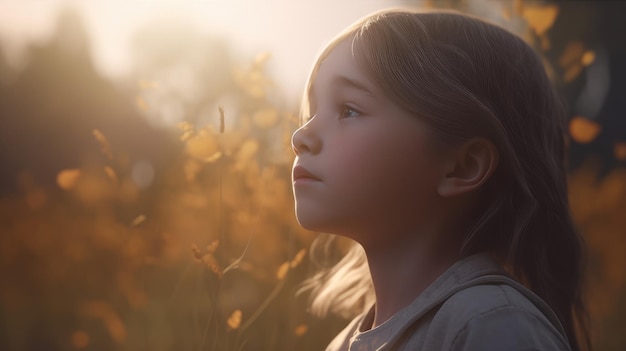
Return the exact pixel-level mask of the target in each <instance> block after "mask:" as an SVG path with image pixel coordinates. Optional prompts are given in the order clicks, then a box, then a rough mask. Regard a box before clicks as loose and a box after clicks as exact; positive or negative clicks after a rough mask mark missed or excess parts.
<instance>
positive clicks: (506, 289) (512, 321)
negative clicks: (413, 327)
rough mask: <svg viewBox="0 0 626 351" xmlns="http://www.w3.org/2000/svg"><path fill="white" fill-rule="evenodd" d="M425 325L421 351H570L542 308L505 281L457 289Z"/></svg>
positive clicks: (516, 285)
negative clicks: (426, 329)
mask: <svg viewBox="0 0 626 351" xmlns="http://www.w3.org/2000/svg"><path fill="white" fill-rule="evenodd" d="M428 324H429V326H428V332H427V335H426V337H425V339H424V340H423V342H424V344H423V349H424V350H435V349H441V350H444V349H445V350H518V349H520V350H521V349H524V350H569V343H568V342H567V339H566V337H565V336H564V335H565V333H564V332H563V330H562V327H561V325H560V323H559V321H558V318H557V317H556V316H555V315H554V313H553V312H552V311H551V310H550V308H549V307H548V306H547V304H546V303H545V302H543V301H542V300H541V299H539V298H538V297H537V296H536V295H535V294H533V293H532V292H531V291H530V290H528V289H526V288H525V287H523V286H522V285H521V284H519V283H517V282H515V281H513V280H512V279H510V278H507V277H493V280H491V281H490V280H489V277H486V278H484V282H482V283H481V282H479V283H477V284H472V285H469V286H467V287H465V288H462V289H459V290H458V291H457V292H456V293H454V294H453V295H451V296H450V297H449V298H447V299H446V300H445V301H444V302H443V303H442V304H441V306H440V308H438V309H437V310H436V311H435V312H434V314H433V316H432V319H431V320H430V323H428Z"/></svg>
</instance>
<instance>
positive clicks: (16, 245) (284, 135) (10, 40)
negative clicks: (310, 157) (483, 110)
mask: <svg viewBox="0 0 626 351" xmlns="http://www.w3.org/2000/svg"><path fill="white" fill-rule="evenodd" d="M398 6H404V7H412V8H418V9H432V8H453V9H457V10H459V11H462V12H466V13H471V14H475V15H478V16H480V17H483V18H485V19H488V20H491V21H493V22H497V23H499V24H501V25H503V26H505V27H507V28H509V29H510V30H512V31H514V32H516V33H518V34H519V35H521V36H522V37H524V38H525V39H526V40H528V42H529V43H531V44H532V45H533V46H534V47H536V48H537V50H538V51H540V52H541V53H542V55H543V56H544V58H545V64H546V67H547V69H548V72H549V73H550V76H551V78H552V79H553V81H554V82H555V84H556V85H557V87H558V88H559V91H560V92H561V94H562V95H563V97H564V98H565V99H566V100H567V102H568V105H569V116H570V130H569V132H570V137H571V142H570V153H569V160H568V175H569V186H570V199H571V204H572V211H573V214H574V216H575V220H576V223H577V225H578V227H579V228H580V230H581V232H582V233H583V234H584V236H585V238H586V240H587V243H588V247H589V270H588V275H587V277H588V283H589V289H588V294H587V299H588V304H589V309H590V312H591V315H592V335H593V341H594V345H595V346H596V348H597V349H598V350H623V349H626V335H625V334H624V333H623V331H624V330H626V253H625V251H626V210H625V209H626V65H625V63H626V42H624V39H623V38H624V34H625V33H626V21H624V15H626V5H624V4H623V3H622V2H618V1H606V2H604V1H567V2H565V1H522V0H511V1H495V0H448V1H443V0H433V1H418V0H415V1H408V0H406V1H399V0H398V1H383V0H378V1H375V0H368V1H356V0H354V1H330V0H318V1H287V0H283V1H280V0H266V1H254V0H232V1H226V0H202V1H201V0H197V1H190V0H186V1H173V0H169V1H168V0H161V1H157V0H154V1H150V0H143V1H142V0H128V1H121V0H115V1H113V0H107V1H104V0H103V1H96V0H93V1H69V0H67V1H62V0H56V1H53V0H50V1H45V2H44V1H34V0H33V1H18V0H15V1H10V0H0V274H1V275H0V350H28V351H30V350H151V351H153V350H154V351H158V350H190V351H196V350H197V351H200V350H320V349H323V347H324V346H325V345H326V343H327V342H328V341H329V340H330V338H331V337H332V336H333V335H334V334H335V333H336V332H338V330H340V329H341V328H342V327H343V325H345V323H346V322H347V321H346V320H344V319H341V318H339V317H328V318H325V319H318V318H315V317H312V316H310V315H309V314H308V313H307V311H306V296H301V295H296V292H297V290H298V285H299V283H300V282H301V281H302V280H303V279H304V278H306V277H307V276H309V275H310V274H311V273H312V272H313V271H314V270H315V267H314V266H313V265H312V264H311V263H309V262H310V261H309V257H308V252H307V249H308V247H309V245H310V243H311V241H312V240H313V238H314V237H315V233H309V232H306V231H304V230H302V229H300V228H299V227H298V225H297V223H296V222H295V219H294V216H293V208H292V196H291V190H290V166H291V164H290V163H291V161H292V157H293V156H292V153H291V150H290V147H289V138H290V134H291V132H292V131H293V130H294V129H295V128H296V127H297V125H298V118H297V111H298V102H299V97H300V95H301V93H302V90H303V89H302V88H303V86H304V82H305V80H306V77H307V74H308V71H309V69H310V67H311V64H312V62H313V59H314V57H315V55H316V54H317V53H318V52H319V50H321V48H322V46H323V45H324V43H326V42H327V41H328V40H330V39H331V38H332V37H333V36H334V35H335V34H336V33H337V32H338V31H340V30H341V29H343V28H344V27H346V26H347V25H348V24H350V23H352V22H353V21H355V20H357V19H358V18H360V17H362V16H364V15H366V14H368V13H371V12H373V11H375V10H379V9H383V8H388V7H398ZM335 251H336V253H337V255H340V254H341V248H340V247H339V248H337V249H336V250H335Z"/></svg>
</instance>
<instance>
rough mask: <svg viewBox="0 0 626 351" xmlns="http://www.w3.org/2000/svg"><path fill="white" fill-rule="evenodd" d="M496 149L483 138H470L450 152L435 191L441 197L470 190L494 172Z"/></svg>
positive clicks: (496, 159) (496, 163)
mask: <svg viewBox="0 0 626 351" xmlns="http://www.w3.org/2000/svg"><path fill="white" fill-rule="evenodd" d="M497 165H498V150H497V149H496V147H495V145H494V144H493V143H492V142H491V141H489V140H487V139H485V138H472V139H470V140H468V141H467V142H465V143H464V144H463V145H461V146H460V147H459V148H458V149H456V150H455V152H453V153H452V154H451V157H450V159H449V160H448V163H447V165H446V168H445V170H444V171H445V174H444V175H443V177H442V178H441V181H440V183H439V187H438V188H437V191H438V192H439V195H441V196H443V197H450V196H457V195H461V194H465V193H468V192H471V191H473V190H475V189H478V188H479V187H480V186H481V185H483V184H484V183H485V182H486V181H487V180H488V179H489V177H491V175H492V174H493V172H495V170H496V167H497Z"/></svg>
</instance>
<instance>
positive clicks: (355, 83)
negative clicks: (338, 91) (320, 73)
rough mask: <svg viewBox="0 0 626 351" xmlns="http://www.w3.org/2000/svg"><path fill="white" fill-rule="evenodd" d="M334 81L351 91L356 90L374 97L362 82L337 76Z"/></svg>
mask: <svg viewBox="0 0 626 351" xmlns="http://www.w3.org/2000/svg"><path fill="white" fill-rule="evenodd" d="M334 81H335V83H336V84H338V85H343V86H347V87H350V88H353V89H357V90H360V91H362V92H363V93H365V94H368V95H372V96H373V95H374V93H373V92H372V90H371V89H370V88H369V87H368V86H367V84H365V83H364V82H360V81H358V80H356V79H353V78H350V77H347V76H344V75H337V76H335V78H334Z"/></svg>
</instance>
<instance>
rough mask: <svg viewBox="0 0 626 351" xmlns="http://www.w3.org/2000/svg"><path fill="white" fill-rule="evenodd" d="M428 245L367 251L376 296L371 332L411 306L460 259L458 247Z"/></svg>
mask: <svg viewBox="0 0 626 351" xmlns="http://www.w3.org/2000/svg"><path fill="white" fill-rule="evenodd" d="M422 239H423V237H422ZM425 241H426V240H413V241H412V242H406V241H403V242H402V243H401V244H398V245H395V246H389V245H387V246H385V247H380V246H378V247H364V248H365V252H366V254H367V259H368V264H369V268H370V274H371V276H372V282H373V284H374V291H375V293H376V306H375V314H374V321H373V324H372V326H371V327H372V328H374V327H376V326H378V325H380V324H382V323H384V322H385V321H386V320H388V319H389V318H391V317H392V316H393V315H394V314H396V313H397V312H398V311H400V310H401V309H403V308H404V307H406V306H408V305H409V304H410V303H411V302H412V301H413V300H415V298H417V296H419V295H420V294H421V293H422V292H423V291H424V290H425V289H426V288H427V287H428V286H429V285H430V284H431V283H432V282H434V281H435V280H436V279H437V278H438V277H439V276H440V275H441V274H442V273H443V272H444V271H445V270H446V269H448V268H449V267H450V266H451V265H452V264H454V262H456V261H457V260H458V259H459V256H458V252H459V250H458V248H457V247H453V246H451V245H450V244H449V243H441V242H440V240H434V241H432V242H425Z"/></svg>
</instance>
